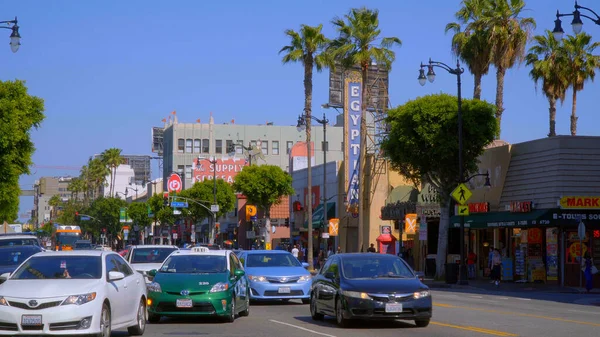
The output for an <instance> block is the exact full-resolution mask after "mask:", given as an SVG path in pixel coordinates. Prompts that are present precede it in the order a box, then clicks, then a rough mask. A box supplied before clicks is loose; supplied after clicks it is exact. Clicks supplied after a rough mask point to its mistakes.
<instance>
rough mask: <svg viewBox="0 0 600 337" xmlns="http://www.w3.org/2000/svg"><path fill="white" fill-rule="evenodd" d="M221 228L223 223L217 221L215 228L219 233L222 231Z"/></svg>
mask: <svg viewBox="0 0 600 337" xmlns="http://www.w3.org/2000/svg"><path fill="white" fill-rule="evenodd" d="M220 229H221V224H220V223H218V222H217V223H215V230H216V231H217V233H220Z"/></svg>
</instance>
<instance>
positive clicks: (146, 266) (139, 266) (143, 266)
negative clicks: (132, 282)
mask: <svg viewBox="0 0 600 337" xmlns="http://www.w3.org/2000/svg"><path fill="white" fill-rule="evenodd" d="M131 266H132V267H133V269H135V270H138V271H150V270H152V269H156V270H158V269H160V267H161V266H162V263H132V264H131Z"/></svg>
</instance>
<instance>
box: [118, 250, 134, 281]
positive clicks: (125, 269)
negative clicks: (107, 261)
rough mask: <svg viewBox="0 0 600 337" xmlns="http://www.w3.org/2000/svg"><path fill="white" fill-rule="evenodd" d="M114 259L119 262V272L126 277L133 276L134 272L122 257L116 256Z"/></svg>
mask: <svg viewBox="0 0 600 337" xmlns="http://www.w3.org/2000/svg"><path fill="white" fill-rule="evenodd" d="M114 259H115V260H116V261H117V265H119V271H120V272H121V273H123V274H125V276H126V277H127V276H129V275H132V274H133V270H131V268H130V267H129V266H128V265H127V263H126V262H125V260H123V258H122V257H120V256H118V255H116V256H114Z"/></svg>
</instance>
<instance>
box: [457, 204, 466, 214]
mask: <svg viewBox="0 0 600 337" xmlns="http://www.w3.org/2000/svg"><path fill="white" fill-rule="evenodd" d="M458 215H459V216H467V215H469V205H458Z"/></svg>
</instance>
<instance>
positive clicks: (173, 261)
mask: <svg viewBox="0 0 600 337" xmlns="http://www.w3.org/2000/svg"><path fill="white" fill-rule="evenodd" d="M159 272H160V273H176V274H198V273H203V274H208V273H218V274H220V273H224V272H227V258H226V257H225V256H218V255H193V254H190V255H188V254H186V255H172V256H171V257H169V258H167V259H166V260H165V262H164V263H163V265H162V266H161V267H160V270H159Z"/></svg>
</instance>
